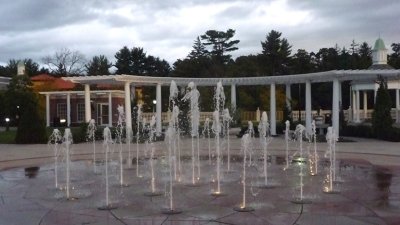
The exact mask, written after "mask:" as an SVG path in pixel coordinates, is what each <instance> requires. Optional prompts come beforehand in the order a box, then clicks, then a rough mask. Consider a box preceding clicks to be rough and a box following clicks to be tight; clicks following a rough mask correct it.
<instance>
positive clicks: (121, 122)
mask: <svg viewBox="0 0 400 225" xmlns="http://www.w3.org/2000/svg"><path fill="white" fill-rule="evenodd" d="M117 111H118V123H117V128H116V135H115V137H116V139H117V141H116V142H118V143H119V182H120V185H121V186H127V184H125V183H124V169H123V157H122V136H123V132H124V123H125V113H124V107H123V106H122V105H118V107H117Z"/></svg>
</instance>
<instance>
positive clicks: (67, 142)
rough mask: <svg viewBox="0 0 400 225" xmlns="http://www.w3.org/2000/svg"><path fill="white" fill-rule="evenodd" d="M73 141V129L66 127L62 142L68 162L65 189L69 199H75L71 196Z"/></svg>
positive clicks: (66, 161)
mask: <svg viewBox="0 0 400 225" xmlns="http://www.w3.org/2000/svg"><path fill="white" fill-rule="evenodd" d="M72 143H73V139H72V133H71V129H69V128H65V131H64V136H63V138H62V144H63V150H64V153H65V163H66V174H65V179H66V182H65V183H66V186H65V191H66V197H67V199H68V200H73V199H74V198H73V197H71V188H70V186H71V178H70V172H71V158H70V157H71V152H70V151H71V144H72Z"/></svg>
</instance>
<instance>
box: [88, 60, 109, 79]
mask: <svg viewBox="0 0 400 225" xmlns="http://www.w3.org/2000/svg"><path fill="white" fill-rule="evenodd" d="M111 66H112V64H111V63H110V62H109V61H108V59H107V57H106V56H104V55H100V56H94V57H93V58H92V60H90V61H89V63H87V64H86V65H85V68H86V73H87V75H108V74H110V71H109V69H110V68H111Z"/></svg>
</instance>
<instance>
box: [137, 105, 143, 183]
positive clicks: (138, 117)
mask: <svg viewBox="0 0 400 225" xmlns="http://www.w3.org/2000/svg"><path fill="white" fill-rule="evenodd" d="M141 121H142V105H141V104H138V105H137V117H136V177H141V175H140V173H139V151H140V149H139V138H140V122H141Z"/></svg>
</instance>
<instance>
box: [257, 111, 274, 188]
mask: <svg viewBox="0 0 400 225" xmlns="http://www.w3.org/2000/svg"><path fill="white" fill-rule="evenodd" d="M258 130H259V132H260V141H261V146H262V148H263V153H264V167H263V168H264V186H265V187H267V186H268V144H269V143H271V140H272V139H271V137H270V136H269V123H268V116H267V113H266V112H265V111H264V112H263V113H262V115H261V121H260V124H259V125H258Z"/></svg>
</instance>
